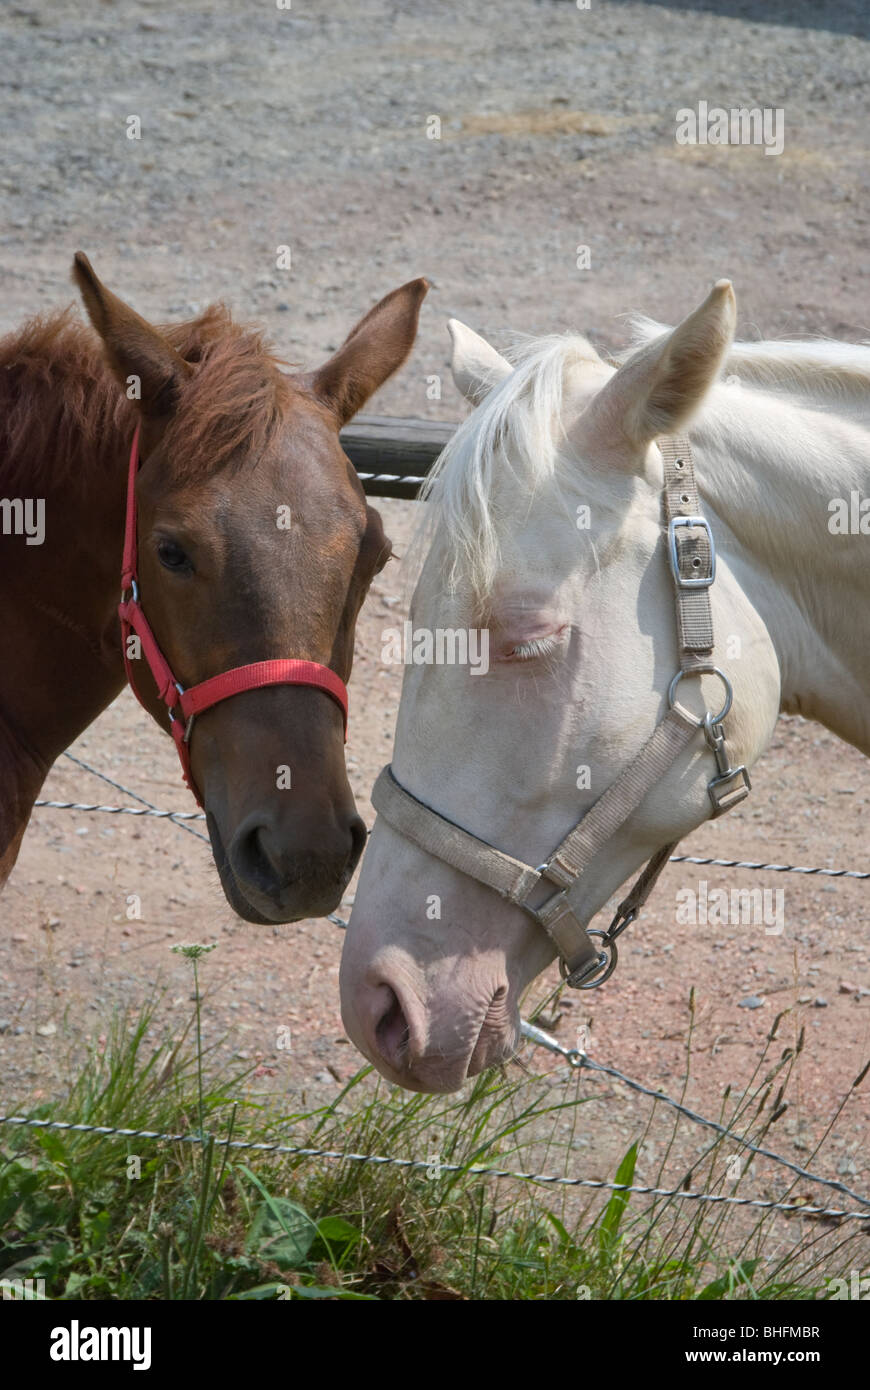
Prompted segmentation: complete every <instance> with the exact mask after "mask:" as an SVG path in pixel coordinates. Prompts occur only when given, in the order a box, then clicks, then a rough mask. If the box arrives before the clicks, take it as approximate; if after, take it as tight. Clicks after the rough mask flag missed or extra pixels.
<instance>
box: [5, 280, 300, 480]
mask: <svg viewBox="0 0 870 1390" xmlns="http://www.w3.org/2000/svg"><path fill="white" fill-rule="evenodd" d="M159 331H160V332H161V333H163V334H164V335H165V337H166V338H167V339H168V340H169V341H170V342H171V344H172V346H173V347H174V348H175V349H176V350H177V351H178V352H179V353H180V354H181V356H182V357H184V358H185V359H186V360H187V361H188V362H191V363H192V364H194V365H195V366H197V368H198V370H196V371H195V372H194V373H193V375H192V376H191V377H190V379H189V380H187V381H186V382H185V383H184V384H183V386H182V388H181V390H180V392H179V397H178V405H177V409H176V411H175V413H174V415H173V417H172V420H171V422H170V424H169V426H168V428H167V431H166V435H165V437H164V438H165V444H166V452H167V457H168V458H169V459H170V460H171V461H172V467H173V472H174V474H175V476H176V477H177V479H178V480H179V481H182V480H184V481H188V480H190V479H192V478H194V477H196V476H202V475H203V474H211V473H214V472H216V471H218V470H219V469H221V468H223V467H225V466H226V465H227V464H228V463H229V462H230V460H231V459H235V460H236V461H238V462H242V461H243V460H244V459H245V458H248V457H250V456H251V455H256V456H260V455H261V454H263V453H265V452H266V451H267V450H268V449H269V448H270V447H271V446H272V444H273V443H274V441H275V438H276V436H277V433H278V428H279V426H280V423H281V419H282V416H283V412H284V409H285V407H286V404H287V402H288V401H289V398H290V396H291V394H292V391H293V387H292V384H291V380H290V378H289V377H288V376H287V375H285V374H284V373H283V372H282V371H281V370H280V365H279V364H280V363H281V359H279V358H278V357H276V356H275V355H274V353H273V350H272V348H271V345H270V344H269V343H268V342H267V340H266V339H265V337H264V335H263V333H261V332H259V331H258V330H256V329H252V328H249V327H245V326H244V325H241V324H238V323H235V322H234V321H233V319H232V318H231V316H230V313H229V310H228V309H226V307H225V306H224V305H222V304H215V305H210V306H209V307H208V308H207V309H206V310H205V311H204V312H203V313H202V314H201V315H200V316H199V317H198V318H196V319H193V320H191V321H190V322H188V323H180V324H171V325H169V326H165V327H161V328H160V330H159ZM284 365H286V363H285V364H284ZM36 402H38V408H36V409H35V408H34V407H35V403H36ZM0 420H2V431H0V437H3V438H4V440H5V447H4V448H3V450H2V454H0V488H2V490H3V491H8V490H9V489H10V488H15V487H16V486H19V485H24V486H25V487H26V489H27V491H28V492H29V493H30V494H33V492H34V489H35V488H38V487H39V486H40V485H43V486H44V485H45V484H47V483H48V482H49V481H50V479H51V478H58V477H59V476H61V475H63V474H69V473H70V472H72V471H75V472H76V473H77V474H78V475H79V477H80V478H81V481H82V484H83V486H84V485H85V484H86V483H87V482H88V481H89V480H90V479H97V478H99V477H101V476H103V475H104V473H105V471H106V470H107V469H109V468H111V467H113V466H116V465H117V455H118V439H119V436H120V437H121V438H122V439H123V440H124V441H127V440H129V439H130V438H131V437H132V434H133V430H134V428H135V424H136V412H135V408H134V406H133V403H132V402H131V401H128V400H127V399H126V397H125V395H124V393H123V390H122V389H121V387H120V386H119V385H118V383H117V381H116V380H115V378H114V377H113V376H112V374H111V372H110V371H109V369H108V367H107V365H106V363H105V361H104V358H103V354H102V349H101V345H100V341H99V338H98V337H97V335H96V334H95V333H94V332H93V331H92V330H91V329H90V328H89V327H87V326H86V325H85V324H83V323H82V322H81V321H80V320H78V319H77V318H75V317H74V315H73V310H72V307H69V308H66V309H63V310H61V311H60V312H59V313H54V314H50V315H40V316H38V317H36V318H33V319H30V320H29V321H28V322H27V323H25V324H24V325H23V327H22V328H20V329H17V330H15V331H14V332H12V333H9V334H7V335H6V336H5V337H3V338H0ZM58 460H60V462H59V463H58Z"/></svg>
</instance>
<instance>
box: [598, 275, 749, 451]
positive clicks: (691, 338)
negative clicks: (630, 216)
mask: <svg viewBox="0 0 870 1390" xmlns="http://www.w3.org/2000/svg"><path fill="white" fill-rule="evenodd" d="M736 323H737V302H736V300H735V298H734V290H733V289H732V287H731V281H730V280H717V281H716V284H715V285H714V286H713V288H712V290H711V291H710V293H709V294H708V296H707V298H706V299H705V300H704V302H703V304H701V305H699V307H698V308H697V309H696V310H695V311H694V313H691V314H689V316H688V318H685V319H683V321H682V323H680V324H677V327H676V328H673V329H671V331H670V332H669V333H666V334H664V335H663V336H662V337H661V338H656V339H654V341H653V342H651V343H647V344H646V346H645V347H642V348H641V349H640V350H639V351H638V352H636V353H634V354H633V355H632V356H631V357H630V358H629V359H628V361H627V362H625V363H624V364H623V366H621V367H620V368H619V371H618V372H616V374H615V375H614V376H612V377H611V378H610V381H609V382H608V383H607V385H606V386H605V387H604V389H603V390H602V391H600V392H599V394H598V396H596V398H595V401H594V403H593V406H592V409H593V411H594V412H595V414H596V415H597V414H598V411H599V410H600V409H602V408H603V409H605V410H606V412H607V416H608V417H609V420H610V422H611V425H617V424H618V426H619V427H620V428H621V429H622V432H623V433H624V434H625V435H626V436H627V437H628V438H629V439H630V440H631V441H632V442H633V443H635V444H640V445H646V444H649V443H650V442H651V441H652V440H653V439H658V438H660V437H661V436H662V435H668V434H676V433H678V432H679V431H680V430H681V429H682V428H683V426H684V425H685V424H687V422H688V421H689V420H690V419H691V418H692V416H693V415H694V414H695V412H696V411H697V410H698V408H699V406H700V405H701V402H702V401H703V399H704V397H705V396H706V394H707V392H708V390H709V389H710V387H711V386H712V384H713V382H714V381H715V380H716V377H717V376H718V374H719V372H720V371H721V369H722V365H723V362H724V361H725V357H726V355H727V353H728V350H729V348H730V346H731V343H732V341H733V338H734V329H735V326H736Z"/></svg>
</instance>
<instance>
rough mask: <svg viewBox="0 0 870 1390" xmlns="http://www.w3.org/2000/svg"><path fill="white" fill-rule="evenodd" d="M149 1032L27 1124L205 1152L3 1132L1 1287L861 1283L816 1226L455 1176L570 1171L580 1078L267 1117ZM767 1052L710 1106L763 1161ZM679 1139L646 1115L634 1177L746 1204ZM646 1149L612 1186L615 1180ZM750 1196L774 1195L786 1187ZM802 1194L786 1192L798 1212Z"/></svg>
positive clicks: (95, 1295) (787, 1294)
mask: <svg viewBox="0 0 870 1390" xmlns="http://www.w3.org/2000/svg"><path fill="white" fill-rule="evenodd" d="M195 1018H196V1015H195V1016H194V1019H195ZM192 1022H194V1020H192ZM153 1028H154V1014H153V1007H152V1006H151V1005H148V1006H146V1007H145V1008H143V1009H142V1010H141V1011H140V1012H139V1013H138V1014H137V1015H135V1016H133V1017H129V1018H128V1017H118V1018H116V1020H115V1022H114V1025H113V1026H112V1027H111V1029H110V1031H109V1035H108V1038H107V1041H106V1043H105V1045H104V1046H102V1047H95V1048H94V1049H93V1050H92V1051H91V1053H90V1056H89V1058H88V1060H87V1061H86V1063H85V1064H84V1066H83V1067H82V1068H81V1070H80V1072H79V1074H78V1075H77V1077H76V1079H75V1080H74V1083H73V1085H72V1086H71V1089H70V1092H69V1095H68V1097H67V1098H66V1100H65V1101H64V1102H63V1103H62V1104H60V1105H57V1106H48V1105H44V1106H41V1107H40V1108H38V1109H36V1110H33V1111H31V1114H32V1115H34V1116H42V1117H45V1118H52V1119H67V1120H76V1121H84V1122H87V1123H94V1124H103V1125H119V1126H125V1127H129V1128H148V1129H153V1130H159V1131H161V1132H170V1133H199V1132H200V1130H202V1132H203V1133H204V1134H205V1135H206V1136H207V1142H206V1143H205V1144H204V1145H192V1144H183V1143H166V1142H162V1143H155V1142H153V1141H145V1140H141V1139H140V1140H136V1139H119V1138H101V1137H98V1136H95V1135H90V1134H76V1133H70V1132H64V1131H52V1130H35V1129H30V1128H27V1129H25V1128H23V1127H22V1128H13V1127H3V1128H0V1277H2V1278H9V1279H18V1278H29V1277H43V1278H44V1279H45V1281H46V1286H45V1287H46V1296H47V1297H49V1298H55V1299H64V1298H66V1299H108V1298H113V1299H140V1298H144V1299H228V1298H234V1299H240V1298H242V1299H257V1298H276V1297H284V1298H293V1299H306V1298H308V1299H315V1298H316V1299H319V1298H344V1299H348V1298H351V1299H359V1298H364V1299H387V1300H404V1299H408V1300H414V1299H424V1300H435V1299H456V1298H466V1299H483V1300H513V1299H547V1300H562V1299H570V1300H576V1299H577V1298H578V1297H579V1298H586V1297H589V1298H593V1299H627V1300H629V1299H702V1300H711V1299H726V1298H746V1299H781V1298H788V1299H795V1298H798V1299H800V1298H807V1299H809V1298H814V1297H825V1296H826V1291H827V1282H826V1281H827V1280H828V1279H830V1278H833V1277H835V1276H840V1275H844V1274H847V1273H848V1271H849V1270H850V1269H853V1268H859V1269H860V1268H861V1267H862V1265H863V1264H864V1263H866V1254H862V1246H861V1244H860V1242H861V1239H862V1237H863V1241H864V1243H865V1244H866V1229H865V1228H863V1226H861V1223H857V1222H846V1223H844V1224H843V1225H842V1226H841V1227H839V1228H837V1227H831V1225H830V1224H825V1223H824V1222H818V1221H816V1222H813V1221H812V1220H810V1219H809V1218H799V1219H794V1218H792V1219H790V1220H788V1221H786V1220H785V1219H784V1218H783V1217H781V1216H774V1215H771V1214H761V1215H759V1214H757V1213H749V1214H747V1209H739V1208H734V1207H727V1206H724V1205H720V1206H716V1205H713V1204H710V1203H700V1202H692V1201H686V1200H680V1199H676V1198H659V1199H656V1200H652V1199H650V1198H647V1197H643V1196H638V1195H636V1194H625V1193H610V1194H609V1195H608V1194H606V1193H605V1194H604V1195H603V1196H602V1195H601V1194H597V1193H593V1192H590V1191H589V1190H583V1189H567V1188H552V1187H550V1188H547V1187H542V1186H538V1185H533V1184H529V1183H523V1182H519V1181H515V1180H509V1181H495V1180H493V1179H486V1178H482V1177H480V1176H478V1175H475V1174H472V1173H469V1172H468V1171H467V1170H468V1169H469V1168H470V1167H471V1166H472V1165H474V1164H486V1165H492V1166H497V1167H507V1168H519V1169H531V1170H533V1171H536V1172H542V1171H543V1172H563V1173H564V1172H567V1173H569V1174H582V1173H583V1171H584V1164H583V1156H582V1152H580V1151H578V1150H577V1149H576V1148H572V1147H571V1140H572V1139H573V1138H574V1137H575V1136H576V1134H577V1132H578V1129H579V1128H580V1126H581V1124H582V1121H583V1120H584V1118H585V1116H584V1108H585V1106H586V1105H587V1104H588V1100H587V1099H586V1095H585V1093H586V1088H587V1086H588V1084H589V1083H587V1082H585V1081H582V1080H579V1079H575V1078H572V1081H571V1083H570V1084H569V1085H568V1086H566V1087H554V1086H551V1085H548V1084H547V1083H546V1082H545V1081H543V1080H542V1079H541V1078H539V1077H534V1076H527V1075H523V1074H521V1073H519V1072H515V1073H511V1074H504V1075H500V1074H490V1075H487V1076H485V1077H482V1078H479V1079H478V1080H477V1081H476V1082H475V1083H474V1084H473V1085H471V1086H470V1087H469V1088H468V1089H467V1093H466V1094H463V1095H462V1096H459V1097H456V1096H451V1097H431V1096H429V1097H424V1096H419V1095H411V1094H408V1093H405V1092H401V1091H398V1090H393V1089H391V1088H389V1087H387V1086H385V1085H384V1084H383V1083H375V1080H374V1078H373V1077H372V1075H371V1072H370V1069H368V1068H364V1069H363V1070H362V1071H360V1072H359V1073H357V1075H356V1076H354V1077H353V1078H352V1079H351V1080H350V1081H349V1082H348V1083H347V1084H346V1086H345V1087H344V1089H343V1090H342V1091H341V1094H340V1095H338V1096H337V1097H336V1099H335V1100H334V1101H333V1102H332V1103H331V1104H330V1105H329V1106H327V1107H324V1108H320V1109H315V1110H311V1111H306V1112H304V1113H291V1114H287V1113H281V1114H278V1113H276V1110H275V1105H274V1103H273V1102H268V1103H267V1102H266V1101H265V1100H264V1099H263V1098H258V1097H257V1096H255V1095H254V1094H253V1092H252V1089H251V1084H250V1077H249V1076H247V1074H245V1073H239V1074H236V1075H223V1076H222V1075H221V1074H220V1073H219V1072H218V1071H217V1070H216V1069H215V1067H214V1066H211V1065H210V1064H211V1063H212V1061H213V1059H212V1058H211V1056H210V1054H209V1053H205V1054H202V1053H201V1052H200V1050H199V1049H198V1048H197V1047H196V1045H195V1037H196V1034H195V1030H194V1034H193V1037H191V1032H190V1030H188V1033H187V1034H186V1035H185V1036H184V1037H183V1038H182V1039H181V1040H180V1041H178V1040H176V1041H175V1042H174V1043H166V1044H164V1045H163V1046H158V1047H156V1048H155V1047H154V1046H153V1045H152V1043H150V1042H149V1041H147V1036H148V1035H149V1034H150V1031H151V1030H153ZM775 1031H776V1029H775V1027H774V1029H772V1030H771V1032H772V1034H775ZM776 1047H777V1044H776V1043H775V1041H774V1037H771V1038H770V1039H769V1040H768V1044H767V1047H766V1049H765V1053H764V1055H763V1056H762V1057H761V1058H760V1059H759V1064H758V1068H757V1070H756V1075H755V1078H754V1080H753V1084H752V1086H751V1087H750V1088H749V1089H748V1090H747V1092H746V1093H744V1094H743V1095H742V1096H741V1097H740V1099H739V1100H734V1101H733V1102H732V1101H731V1099H730V1098H729V1096H728V1095H727V1094H726V1097H725V1099H724V1101H723V1107H722V1114H721V1118H722V1120H723V1121H724V1122H727V1123H728V1124H729V1125H730V1126H731V1127H732V1128H734V1129H735V1130H736V1132H738V1133H741V1134H745V1135H747V1136H748V1137H752V1138H754V1139H755V1140H756V1142H767V1143H769V1144H771V1143H772V1141H771V1136H770V1133H769V1131H771V1130H775V1126H776V1124H777V1122H778V1119H779V1117H780V1116H781V1115H782V1113H783V1112H784V1109H785V1107H786V1101H785V1100H784V1095H785V1092H786V1090H787V1086H788V1081H789V1077H790V1075H791V1070H792V1067H793V1065H794V1061H795V1051H793V1050H792V1049H789V1048H786V1049H785V1051H784V1052H782V1053H781V1054H780V1055H777V1056H776V1057H775V1058H774V1057H773V1056H772V1054H773V1052H774V1050H775V1048H776ZM554 1096H557V1097H558V1098H555V1099H554ZM685 1123H686V1122H685V1121H681V1120H679V1119H677V1120H676V1121H675V1122H673V1123H671V1122H670V1121H667V1120H666V1119H665V1117H664V1116H659V1115H651V1116H650V1120H649V1124H655V1125H656V1131H655V1132H656V1136H657V1138H659V1137H660V1135H661V1133H662V1125H663V1124H668V1125H669V1126H670V1128H669V1130H668V1131H667V1134H666V1144H665V1152H664V1156H663V1158H662V1159H661V1162H660V1164H659V1165H658V1171H655V1172H652V1171H644V1173H643V1178H642V1181H643V1182H645V1183H652V1184H654V1185H667V1186H669V1187H670V1186H674V1187H676V1186H679V1185H680V1182H681V1180H682V1179H685V1185H686V1186H688V1187H691V1189H692V1190H695V1191H698V1190H700V1191H709V1192H728V1193H741V1194H742V1193H743V1192H744V1191H745V1192H747V1193H748V1194H749V1195H752V1194H753V1193H754V1192H755V1191H757V1190H758V1189H759V1186H762V1187H763V1186H764V1184H759V1183H758V1181H753V1182H751V1183H750V1184H749V1185H747V1171H746V1170H745V1171H744V1173H743V1176H742V1177H741V1178H740V1179H739V1180H735V1179H732V1178H730V1177H728V1176H727V1168H726V1158H727V1157H728V1156H729V1155H731V1154H733V1152H734V1150H735V1146H734V1144H733V1141H721V1140H718V1139H716V1138H715V1136H709V1137H710V1142H709V1144H706V1145H705V1147H704V1148H703V1150H702V1152H701V1154H700V1156H699V1157H698V1158H696V1159H695V1160H694V1161H693V1162H692V1165H691V1167H689V1168H681V1167H679V1165H678V1164H677V1163H676V1160H675V1158H674V1157H673V1152H674V1146H675V1145H676V1144H677V1140H678V1138H679V1137H680V1135H681V1131H682V1126H683V1125H684V1124H685ZM705 1134H709V1132H706V1131H698V1135H699V1136H701V1137H703V1136H704V1135H705ZM227 1137H232V1138H235V1139H253V1140H263V1141H276V1140H280V1141H282V1142H284V1143H290V1144H299V1145H309V1146H313V1147H318V1148H328V1149H337V1150H341V1151H342V1152H347V1151H354V1152H360V1153H376V1154H386V1155H391V1156H396V1157H410V1158H415V1159H418V1160H423V1161H424V1162H425V1163H426V1165H427V1167H426V1168H425V1169H417V1170H413V1171H408V1170H401V1169H397V1168H392V1167H377V1166H373V1165H369V1164H366V1165H363V1164H359V1163H353V1162H349V1161H329V1160H323V1159H316V1160H312V1159H301V1158H299V1157H283V1156H276V1155H264V1154H262V1153H258V1152H256V1151H238V1150H236V1151H228V1150H227V1149H226V1147H223V1146H221V1145H220V1144H219V1143H218V1142H215V1141H216V1140H219V1139H221V1138H227ZM644 1137H645V1135H644V1133H638V1135H637V1137H636V1141H635V1142H633V1143H632V1144H631V1146H630V1147H629V1149H628V1151H627V1152H626V1154H625V1156H624V1157H623V1159H622V1162H621V1164H620V1165H619V1168H618V1171H617V1172H616V1173H615V1174H613V1177H614V1179H615V1180H616V1181H618V1182H627V1183H630V1182H631V1181H632V1179H633V1177H634V1174H635V1165H636V1162H637V1153H638V1148H639V1144H640V1143H641V1142H642V1140H643V1139H644ZM695 1143H696V1145H697V1137H696V1138H695ZM772 1146H773V1147H776V1145H775V1144H772ZM693 1151H696V1150H693ZM669 1159H670V1160H671V1161H670V1163H669ZM442 1164H456V1165H459V1168H460V1171H459V1172H444V1171H443V1170H442V1169H441V1167H440V1165H442ZM668 1164H669V1166H668V1168H667V1172H665V1167H666V1165H668ZM748 1174H749V1175H750V1177H752V1176H754V1169H753V1167H752V1165H749V1166H748ZM768 1186H770V1187H771V1189H772V1190H773V1191H775V1194H776V1196H777V1197H778V1198H779V1199H781V1198H782V1197H783V1196H785V1197H786V1200H788V1199H789V1196H788V1195H787V1194H791V1199H792V1200H793V1199H794V1188H793V1187H792V1188H788V1187H786V1184H785V1182H784V1180H783V1178H781V1177H776V1179H775V1180H773V1179H772V1180H771V1181H770V1182H769V1183H768ZM808 1186H809V1185H808V1184H805V1183H801V1184H800V1189H799V1190H800V1194H801V1197H803V1196H805V1195H807V1193H808ZM828 1196H832V1197H834V1198H835V1202H834V1204H835V1205H847V1203H845V1202H842V1203H841V1202H840V1199H839V1198H837V1196H836V1194H833V1193H831V1194H825V1190H824V1189H822V1188H820V1189H817V1190H816V1191H813V1192H812V1197H813V1200H815V1201H817V1202H819V1203H820V1204H825V1205H830V1202H829V1201H828Z"/></svg>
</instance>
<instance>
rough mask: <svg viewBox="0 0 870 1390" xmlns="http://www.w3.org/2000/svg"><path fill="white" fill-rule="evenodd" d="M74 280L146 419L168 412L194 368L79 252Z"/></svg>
mask: <svg viewBox="0 0 870 1390" xmlns="http://www.w3.org/2000/svg"><path fill="white" fill-rule="evenodd" d="M73 279H74V280H75V283H76V284H77V286H78V288H79V291H80V292H81V296H82V299H83V300H84V305H85V308H86V309H87V311H88V317H89V318H90V320H91V323H92V324H93V325H94V328H95V329H96V330H97V332H98V333H99V335H100V337H101V338H102V340H103V343H104V345H105V349H106V358H107V361H108V363H109V366H110V367H111V369H112V371H113V373H114V374H115V376H116V377H117V378H118V381H119V382H120V384H121V386H122V387H123V388H124V390H125V391H126V392H127V395H128V396H129V397H130V399H131V400H135V401H137V402H138V405H139V409H140V410H141V412H142V414H143V415H144V416H146V417H148V418H152V419H160V418H163V417H165V416H167V415H169V414H170V412H171V411H172V409H173V406H174V404H175V397H176V394H177V391H178V387H179V386H180V385H181V383H182V381H184V380H185V378H186V377H188V376H190V374H191V372H192V371H193V368H192V367H191V366H190V365H189V363H187V362H185V360H184V358H183V357H180V356H179V354H178V353H177V352H176V351H175V348H174V347H172V345H171V344H170V343H169V342H167V340H166V339H165V338H164V337H163V335H162V334H160V333H158V332H157V329H156V328H152V327H151V324H150V323H147V322H146V321H145V319H143V318H140V316H139V315H138V314H137V313H136V312H135V311H134V310H133V309H131V308H130V307H129V305H127V304H125V303H124V302H123V300H121V299H119V298H118V297H117V295H114V294H112V292H111V290H107V289H106V287H105V285H104V284H103V283H102V282H101V281H100V280H99V279H98V278H97V276H96V274H95V273H94V269H93V266H92V265H91V263H90V261H89V260H88V258H87V256H85V255H84V254H83V253H82V252H81V251H77V252H76V254H75V259H74V261H73Z"/></svg>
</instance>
